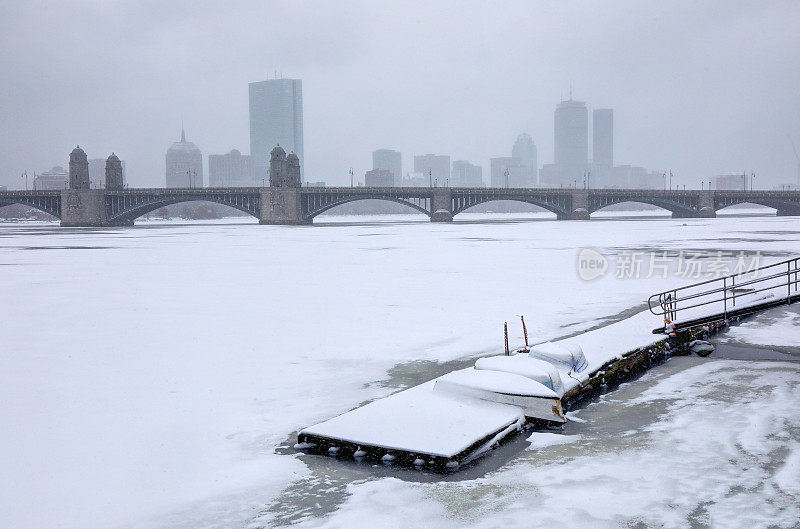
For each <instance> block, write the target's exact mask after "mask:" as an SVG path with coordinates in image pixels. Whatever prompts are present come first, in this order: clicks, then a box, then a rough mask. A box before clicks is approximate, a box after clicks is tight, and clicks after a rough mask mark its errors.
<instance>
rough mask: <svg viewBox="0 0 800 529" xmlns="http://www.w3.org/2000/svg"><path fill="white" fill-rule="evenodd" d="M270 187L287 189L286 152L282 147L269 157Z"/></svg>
mask: <svg viewBox="0 0 800 529" xmlns="http://www.w3.org/2000/svg"><path fill="white" fill-rule="evenodd" d="M269 186H270V187H286V151H284V150H283V147H281V146H280V145H276V146H275V148H273V149H272V152H271V153H270V155H269Z"/></svg>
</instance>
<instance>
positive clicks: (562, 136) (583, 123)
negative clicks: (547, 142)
mask: <svg viewBox="0 0 800 529" xmlns="http://www.w3.org/2000/svg"><path fill="white" fill-rule="evenodd" d="M553 134H554V138H553V139H554V149H553V154H554V156H553V157H554V163H552V164H546V165H544V166H542V170H541V172H540V173H539V182H540V183H541V185H543V186H546V187H573V186H577V187H582V186H583V177H584V174H585V173H586V172H587V170H588V169H589V112H588V110H587V109H586V103H584V102H582V101H574V100H573V99H572V98H570V99H569V100H568V101H562V102H560V103H559V104H558V105H557V106H556V111H555V114H554V120H553Z"/></svg>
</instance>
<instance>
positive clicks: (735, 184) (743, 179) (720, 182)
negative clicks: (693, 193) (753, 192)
mask: <svg viewBox="0 0 800 529" xmlns="http://www.w3.org/2000/svg"><path fill="white" fill-rule="evenodd" d="M748 179H749V177H748V176H747V173H739V174H736V173H734V174H722V175H719V176H717V177H715V178H714V189H719V190H720V191H722V190H727V191H747V185H748Z"/></svg>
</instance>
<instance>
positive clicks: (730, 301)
mask: <svg viewBox="0 0 800 529" xmlns="http://www.w3.org/2000/svg"><path fill="white" fill-rule="evenodd" d="M798 284H800V257H795V258H793V259H788V260H786V261H781V262H778V263H773V264H770V265H766V266H761V267H758V268H752V269H750V270H746V271H744V272H742V273H738V274H732V275H728V276H723V277H719V278H715V279H709V280H707V281H701V282H699V283H695V284H693V285H688V286H685V287H680V288H673V289H672V290H666V291H664V292H659V293H658V294H653V295H652V296H650V298H649V299H648V300H647V304H648V306H649V308H650V312H652V313H653V314H655V315H657V316H664V317H668V318H669V319H670V320H672V321H673V322H675V321H685V320H690V319H701V318H702V317H703V316H708V315H712V314H719V315H721V316H722V318H723V319H726V320H727V319H728V316H729V315H731V314H740V313H742V312H743V311H744V312H746V309H747V308H748V307H749V306H752V305H754V304H759V303H764V302H769V301H770V300H772V301H780V300H784V299H785V301H786V303H787V304H788V303H792V301H793V300H796V298H797V297H798V296H800V293H798Z"/></svg>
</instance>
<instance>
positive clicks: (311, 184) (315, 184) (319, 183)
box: [306, 180, 325, 187]
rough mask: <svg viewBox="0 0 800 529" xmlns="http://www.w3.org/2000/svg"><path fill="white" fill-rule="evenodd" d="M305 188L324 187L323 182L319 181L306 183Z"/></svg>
mask: <svg viewBox="0 0 800 529" xmlns="http://www.w3.org/2000/svg"><path fill="white" fill-rule="evenodd" d="M306 187H325V181H324V180H320V181H319V182H308V181H306Z"/></svg>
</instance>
